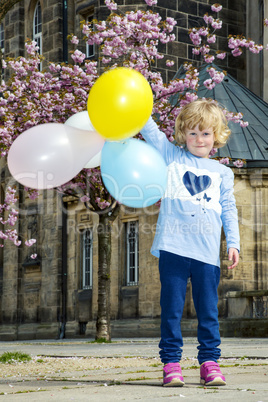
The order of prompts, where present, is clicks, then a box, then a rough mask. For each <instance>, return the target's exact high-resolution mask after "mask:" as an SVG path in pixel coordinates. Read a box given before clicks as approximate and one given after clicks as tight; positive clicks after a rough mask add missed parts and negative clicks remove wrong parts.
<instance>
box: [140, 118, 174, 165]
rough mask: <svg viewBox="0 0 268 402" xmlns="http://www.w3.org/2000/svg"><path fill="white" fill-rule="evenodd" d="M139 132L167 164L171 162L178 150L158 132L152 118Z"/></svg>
mask: <svg viewBox="0 0 268 402" xmlns="http://www.w3.org/2000/svg"><path fill="white" fill-rule="evenodd" d="M140 132H141V134H142V136H143V138H144V139H145V141H146V142H147V143H148V144H150V145H152V146H153V147H154V148H156V149H157V150H158V151H159V152H160V153H161V155H162V156H163V158H164V159H165V161H166V163H167V164H168V163H169V162H170V160H173V154H174V152H176V150H177V149H179V148H178V147H175V146H174V145H173V144H172V143H171V142H170V141H169V140H168V139H167V137H166V135H165V134H164V133H163V132H162V131H160V130H159V128H158V126H157V124H156V123H155V121H154V120H153V119H152V117H150V118H149V120H148V121H147V123H146V124H145V126H144V127H143V128H142V129H141V131H140Z"/></svg>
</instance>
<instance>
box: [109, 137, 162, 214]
mask: <svg viewBox="0 0 268 402" xmlns="http://www.w3.org/2000/svg"><path fill="white" fill-rule="evenodd" d="M101 175H102V180H103V182H104V185H105V187H106V189H107V190H108V191H109V193H110V194H111V195H112V196H113V197H114V198H115V199H116V200H117V201H119V202H121V203H122V204H124V205H127V206H129V207H132V208H144V207H148V206H150V205H152V204H154V203H155V202H157V201H158V200H159V199H160V198H161V197H162V195H163V194H164V192H165V189H166V184H167V166H166V163H165V161H164V159H163V158H162V156H161V154H160V153H159V152H158V151H157V150H156V149H155V148H153V147H152V146H151V145H149V144H147V143H146V142H144V141H141V140H136V139H129V140H126V141H124V142H110V141H108V142H106V143H105V144H104V146H103V149H102V153H101Z"/></svg>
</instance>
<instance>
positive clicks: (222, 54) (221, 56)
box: [216, 52, 226, 60]
mask: <svg viewBox="0 0 268 402" xmlns="http://www.w3.org/2000/svg"><path fill="white" fill-rule="evenodd" d="M216 57H217V59H220V60H223V59H225V57H226V53H225V52H221V53H217V56H216Z"/></svg>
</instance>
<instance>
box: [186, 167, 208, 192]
mask: <svg viewBox="0 0 268 402" xmlns="http://www.w3.org/2000/svg"><path fill="white" fill-rule="evenodd" d="M182 181H183V184H184V185H185V187H186V188H187V190H188V191H189V193H190V194H191V195H195V194H198V193H201V192H202V191H204V190H206V189H207V188H209V187H210V185H211V178H210V177H209V176H206V175H203V176H196V175H195V174H194V173H192V172H189V171H188V172H186V173H185V174H184V175H183V178H182Z"/></svg>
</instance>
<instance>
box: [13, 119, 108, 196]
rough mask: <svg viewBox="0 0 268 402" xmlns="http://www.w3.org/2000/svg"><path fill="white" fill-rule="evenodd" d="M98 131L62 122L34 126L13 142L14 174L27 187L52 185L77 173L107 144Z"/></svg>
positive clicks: (64, 181) (39, 187)
mask: <svg viewBox="0 0 268 402" xmlns="http://www.w3.org/2000/svg"><path fill="white" fill-rule="evenodd" d="M104 142H105V141H104V139H103V138H102V137H101V136H100V135H99V134H98V133H96V132H95V131H86V130H79V129H76V128H73V127H71V126H68V125H65V124H59V123H47V124H40V125H38V126H34V127H32V128H30V129H29V130H27V131H25V132H24V133H22V134H20V135H19V137H17V138H16V140H15V141H14V142H13V144H12V146H11V148H10V150H9V153H8V158H7V161H8V167H9V170H10V173H11V174H12V176H13V177H14V178H15V179H16V180H17V181H18V182H19V183H21V184H23V185H24V186H26V187H30V188H34V189H49V188H53V187H58V186H60V185H62V184H64V183H66V182H68V181H69V180H71V179H72V178H73V177H75V176H76V175H77V174H78V173H79V172H80V171H81V170H82V169H83V168H84V166H85V165H86V163H87V162H88V161H89V160H90V159H92V158H93V157H94V156H95V155H96V154H97V153H99V152H100V150H101V149H102V147H103V145H104Z"/></svg>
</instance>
